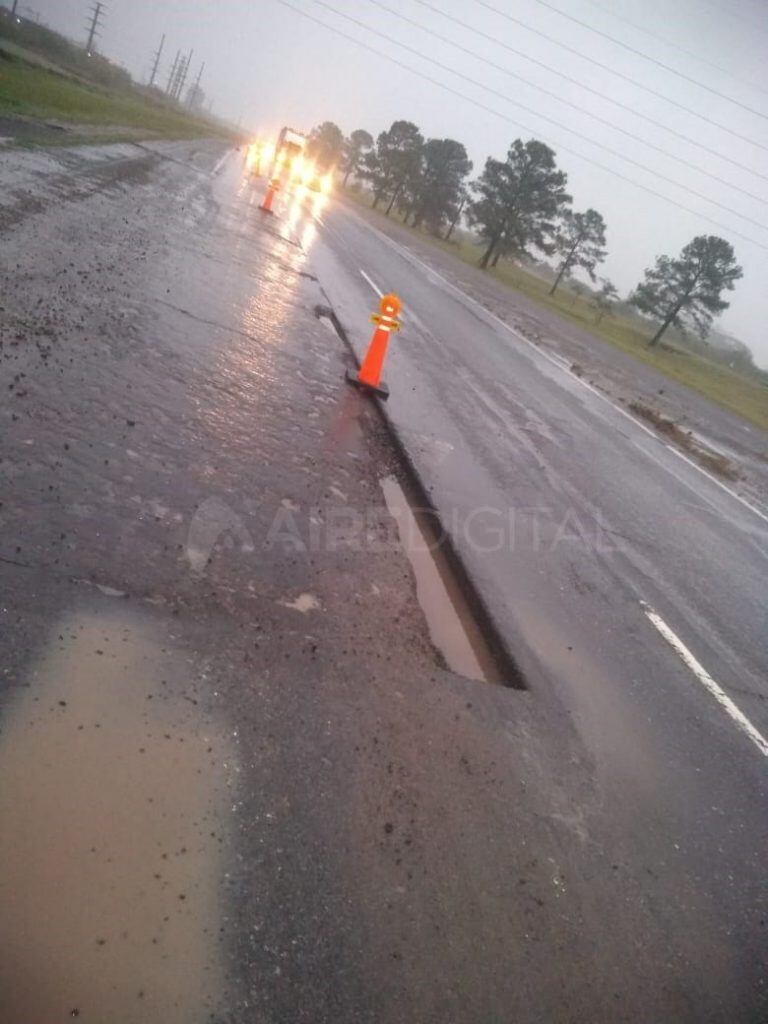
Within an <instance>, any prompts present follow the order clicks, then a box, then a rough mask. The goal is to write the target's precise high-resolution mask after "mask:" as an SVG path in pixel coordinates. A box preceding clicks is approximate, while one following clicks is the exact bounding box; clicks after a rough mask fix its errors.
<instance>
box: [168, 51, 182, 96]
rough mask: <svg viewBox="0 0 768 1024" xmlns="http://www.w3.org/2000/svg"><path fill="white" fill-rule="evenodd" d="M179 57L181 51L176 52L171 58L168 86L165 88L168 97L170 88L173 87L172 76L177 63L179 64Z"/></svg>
mask: <svg viewBox="0 0 768 1024" xmlns="http://www.w3.org/2000/svg"><path fill="white" fill-rule="evenodd" d="M180 55H181V50H177V51H176V56H175V57H174V58H173V67H172V68H171V71H170V74H169V75H168V85H167V86H166V87H165V91H166V92H167V93H168V95H169V96H170V93H171V86H172V85H173V81H174V75H175V74H176V68H177V66H178V63H179V56H180Z"/></svg>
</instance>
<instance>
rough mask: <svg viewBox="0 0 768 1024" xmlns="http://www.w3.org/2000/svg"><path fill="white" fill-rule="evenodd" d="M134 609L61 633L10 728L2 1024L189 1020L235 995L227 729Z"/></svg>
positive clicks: (4, 808)
mask: <svg viewBox="0 0 768 1024" xmlns="http://www.w3.org/2000/svg"><path fill="white" fill-rule="evenodd" d="M165 642H166V638H165V636H164V635H163V634H162V632H161V631H159V630H156V628H155V627H154V626H149V625H147V624H146V623H145V622H144V620H143V619H141V618H139V617H138V616H137V617H136V618H135V619H134V618H127V617H126V611H125V610H123V611H121V612H120V613H117V612H116V613H115V614H113V615H109V616H108V615H98V616H83V617H79V616H78V617H74V616H73V617H71V618H68V619H67V620H65V621H64V622H63V623H61V624H60V626H59V628H58V629H57V630H56V631H55V632H54V634H53V635H52V639H51V642H50V644H49V646H48V651H47V652H46V653H45V654H44V656H43V658H42V660H41V661H40V662H39V663H38V665H37V666H36V667H35V669H34V670H33V671H32V672H31V673H30V676H29V688H28V689H25V690H24V691H23V694H22V695H21V696H20V697H19V699H18V702H17V703H16V704H15V705H13V706H11V707H9V708H8V710H7V712H6V714H5V716H4V719H3V729H2V734H0V821H2V829H0V890H2V898H1V899H0V948H1V949H2V951H3V953H2V958H0V1020H2V1021H8V1022H11V1021H30V1022H33V1021H34V1022H38V1021H39V1022H41V1024H42V1022H43V1021H45V1022H50V1024H53V1022H55V1021H62V1022H63V1021H64V1020H67V1019H69V1018H70V1017H80V1018H81V1019H82V1020H85V1021H93V1022H95V1024H114V1022H117V1021H120V1024H147V1022H149V1021H158V1022H159V1021H162V1022H163V1024H188V1022H189V1021H192V1020H202V1019H207V1018H208V1016H209V1015H213V1013H214V1012H215V1011H216V1009H217V1005H218V999H219V997H220V996H221V986H222V985H223V981H222V974H223V972H222V969H221V967H220V964H219V954H218V942H219V931H220V924H221V921H220V913H219V906H218V881H219V879H220V878H221V875H222V869H221V855H220V851H221V844H222V843H223V841H224V836H223V831H222V829H223V826H222V821H223V820H224V818H225V815H226V814H227V811H228V808H229V803H230V800H229V799H228V798H227V789H226V786H227V777H226V776H227V772H226V768H225V764H226V762H227V761H228V759H229V753H228V743H227V740H226V738H225V737H224V736H223V735H221V734H217V733H215V732H214V731H213V730H212V728H211V726H210V724H209V723H208V722H206V720H205V718H204V716H203V715H202V714H201V713H200V712H199V710H198V708H196V707H195V706H194V705H195V704H196V703H197V698H196V697H195V691H194V682H193V681H192V680H190V679H189V678H188V676H187V665H186V662H185V661H181V663H179V662H178V660H177V659H175V658H174V656H173V654H172V653H171V651H170V650H169V649H168V648H166V647H165V646H164V644H165Z"/></svg>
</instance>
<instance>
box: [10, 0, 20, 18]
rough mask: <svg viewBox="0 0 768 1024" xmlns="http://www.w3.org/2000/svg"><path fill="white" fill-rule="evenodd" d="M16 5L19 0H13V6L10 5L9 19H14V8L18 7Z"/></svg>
mask: <svg viewBox="0 0 768 1024" xmlns="http://www.w3.org/2000/svg"><path fill="white" fill-rule="evenodd" d="M18 5H19V0H13V4H12V5H11V17H12V18H15V17H16V8H17V7H18Z"/></svg>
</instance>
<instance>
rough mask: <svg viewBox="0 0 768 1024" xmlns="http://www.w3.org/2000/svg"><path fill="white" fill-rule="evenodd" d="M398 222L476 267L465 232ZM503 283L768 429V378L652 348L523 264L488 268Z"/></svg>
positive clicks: (639, 333)
mask: <svg viewBox="0 0 768 1024" xmlns="http://www.w3.org/2000/svg"><path fill="white" fill-rule="evenodd" d="M345 195H346V196H347V198H349V199H350V200H352V201H353V202H355V203H356V204H358V205H360V206H363V207H365V208H366V209H367V210H368V211H369V212H370V215H372V216H377V215H378V216H380V217H381V219H382V220H384V219H385V218H384V214H383V211H379V210H371V208H370V207H371V204H370V197H369V195H368V194H367V193H364V192H362V191H360V190H359V189H356V188H348V189H347V190H345ZM396 223H397V224H398V226H400V227H403V228H405V230H407V231H410V232H412V233H413V234H414V235H417V236H418V237H419V239H420V240H422V241H425V242H429V243H431V244H432V245H434V246H436V247H437V248H439V249H442V250H443V252H446V253H449V254H450V255H452V256H454V257H455V258H456V259H458V260H461V261H462V262H464V263H467V264H469V265H471V266H474V267H477V264H478V261H479V259H480V256H481V255H482V251H483V250H482V247H481V246H479V245H477V244H476V243H474V242H472V240H471V239H470V238H469V237H468V236H467V235H466V234H464V233H460V234H459V235H458V240H457V241H456V242H455V243H454V242H450V243H449V242H445V241H443V240H442V239H439V238H435V237H434V236H433V235H430V234H429V233H427V232H424V231H420V230H417V229H415V228H411V227H407V228H406V227H405V226H404V225H403V224H402V221H401V219H400V218H399V217H398V218H397V219H396ZM486 273H488V274H489V275H490V276H492V277H495V278H496V279H497V280H499V281H500V282H501V283H502V284H505V285H507V287H509V288H512V289H514V290H515V291H517V292H520V293H522V294H523V295H526V296H528V298H530V299H532V300H534V301H535V302H536V303H538V305H540V306H543V307H544V308H546V309H550V310H552V311H553V312H554V313H557V315H558V316H560V317H561V318H562V319H563V320H565V321H566V322H568V323H572V324H574V325H575V326H577V327H580V328H581V329H582V330H584V331H587V332H589V333H590V334H592V335H594V336H595V337H597V338H601V339H602V340H603V341H607V342H608V343H609V344H610V345H613V346H614V347H615V348H618V349H621V350H622V351H623V352H627V353H628V354H629V355H631V356H633V357H634V358H635V359H637V360H639V361H640V362H642V363H645V364H646V365H648V366H652V367H653V368H654V369H655V370H658V372H659V373H662V374H664V376H665V377H669V378H670V379H671V380H675V381H678V382H679V383H680V384H684V385H686V386H687V387H689V388H691V389H692V390H693V391H698V392H699V394H702V395H705V396H706V397H707V398H709V399H710V400H711V401H713V402H715V403H716V404H717V405H719V406H721V407H722V408H724V409H728V410H729V411H730V412H734V413H737V414H738V415H739V416H742V417H743V418H744V419H745V420H748V421H749V422H750V423H752V424H754V425H755V426H758V427H762V428H763V429H764V430H768V386H766V385H767V383H768V377H766V376H765V375H763V376H762V377H761V376H760V375H759V374H755V375H754V376H753V375H751V374H746V373H739V372H737V371H735V370H732V369H730V368H729V367H727V366H724V365H723V364H722V363H719V362H716V361H715V360H713V359H708V358H707V357H706V356H703V355H701V354H699V353H697V352H693V351H690V350H687V349H685V348H684V347H682V346H681V345H680V344H679V341H678V342H677V343H675V342H672V343H669V344H665V345H664V346H663V347H661V346H659V347H655V348H649V347H648V341H649V338H650V331H649V330H648V329H644V325H643V326H641V324H640V322H639V320H638V321H635V320H633V319H632V318H630V317H629V316H627V315H626V314H623V313H622V312H620V311H617V312H616V315H614V316H612V317H605V318H604V319H603V320H602V322H601V323H599V324H598V323H597V322H596V311H595V308H594V306H593V305H592V304H591V302H590V301H589V299H588V298H587V297H581V296H579V295H577V294H576V293H575V292H573V291H572V290H571V289H570V288H569V287H568V286H567V285H566V286H565V287H563V286H560V287H559V288H558V290H557V291H556V292H555V294H554V295H549V294H548V292H549V289H550V288H551V287H552V285H551V282H549V281H546V280H544V279H543V278H541V277H538V276H537V275H536V274H533V273H531V272H530V271H528V270H525V269H523V268H522V267H520V266H518V265H516V264H513V263H510V262H509V261H506V260H502V261H501V262H500V263H499V264H498V266H497V267H495V268H494V269H492V270H488V271H486Z"/></svg>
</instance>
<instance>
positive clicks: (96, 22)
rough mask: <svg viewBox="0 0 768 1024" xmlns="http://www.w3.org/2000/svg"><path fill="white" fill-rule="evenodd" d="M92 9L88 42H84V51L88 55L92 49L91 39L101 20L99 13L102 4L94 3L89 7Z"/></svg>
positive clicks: (93, 37)
mask: <svg viewBox="0 0 768 1024" xmlns="http://www.w3.org/2000/svg"><path fill="white" fill-rule="evenodd" d="M91 10H92V11H93V18H91V26H90V30H89V32H88V42H87V43H86V44H85V50H86V53H87V54H88V55H89V56H90V55H91V53H92V51H93V40H94V39H95V38H96V29H97V28H98V27H99V22H100V21H101V13H102V11H103V10H104V4H101V3H96V4H94V5H93V7H92V8H91Z"/></svg>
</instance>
